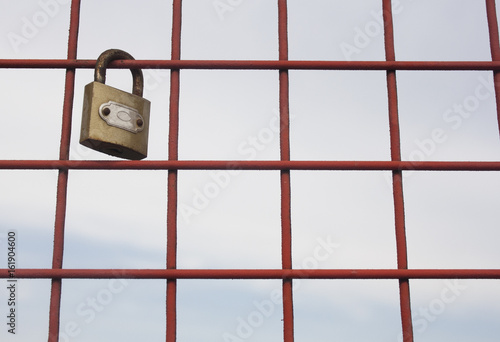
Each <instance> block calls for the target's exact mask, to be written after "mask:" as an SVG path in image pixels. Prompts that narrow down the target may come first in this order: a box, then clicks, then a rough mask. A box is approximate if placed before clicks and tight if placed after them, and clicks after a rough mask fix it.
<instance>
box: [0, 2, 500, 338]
mask: <svg viewBox="0 0 500 342" xmlns="http://www.w3.org/2000/svg"><path fill="white" fill-rule="evenodd" d="M277 1H278V13H279V17H278V22H279V25H278V28H279V32H278V37H279V38H278V39H279V60H271V61H241V60H227V61H220V60H182V59H181V18H182V0H173V21H172V23H173V26H172V50H171V51H172V52H171V59H170V60H133V61H131V60H127V61H115V62H112V63H111V64H110V68H146V69H147V68H158V69H170V82H171V88H170V108H169V113H168V115H169V133H168V134H169V150H168V160H154V161H152V160H146V161H76V160H69V146H70V131H71V118H72V108H73V96H74V85H75V72H76V70H77V69H82V68H87V69H92V68H94V66H95V60H78V59H77V58H76V57H77V47H78V46H77V45H78V44H77V38H78V27H79V20H80V0H73V1H72V4H71V19H70V27H69V42H68V52H67V59H64V60H0V67H1V68H19V69H21V68H22V69H29V68H37V69H45V68H47V69H65V70H66V80H65V94H64V103H63V112H62V128H61V142H60V153H59V160H0V169H9V170H19V169H24V170H39V169H53V170H58V181H57V202H56V214H55V227H54V247H53V261H52V268H50V269H17V270H16V271H15V277H16V278H45V279H51V281H52V283H51V298H50V313H49V317H50V318H49V332H48V341H49V342H56V341H58V340H59V332H60V308H61V289H62V283H63V280H64V279H77V278H86V279H105V278H110V277H113V278H116V277H118V278H134V279H165V280H166V282H167V293H166V308H165V309H166V332H165V336H166V337H165V339H166V341H167V342H174V341H175V340H176V325H177V322H176V312H177V309H176V292H177V280H178V279H281V280H282V295H283V340H284V341H285V342H292V341H293V340H294V315H293V308H294V307H293V294H292V284H293V280H294V279H298V278H302V279H303V278H308V279H397V280H398V281H399V293H400V313H401V322H402V332H403V339H404V341H405V342H410V341H413V329H412V317H411V304H410V286H409V281H410V280H411V279H446V278H461V279H465V278H469V279H500V270H498V269H408V265H407V240H406V233H405V216H404V201H403V178H402V176H403V172H404V171H405V170H417V171H430V170H432V171H436V170H441V171H453V170H455V171H500V162H408V161H402V160H401V153H400V127H399V120H398V88H397V85H396V72H397V71H398V70H489V71H491V72H493V75H494V81H495V95H496V104H497V111H498V118H499V119H500V73H499V70H500V45H499V32H498V22H497V16H496V9H495V0H485V1H486V9H487V19H488V27H489V34H490V48H491V55H492V61H486V62H468V61H466V62H432V61H425V62H407V61H404V62H403V61H396V58H395V49H394V37H393V21H392V19H393V16H392V10H391V0H382V2H383V13H384V17H383V19H384V38H385V54H386V61H366V62H352V61H289V60H288V37H287V21H288V19H287V0H277ZM182 69H219V70H227V69H239V70H251V69H261V70H277V71H278V72H279V103H280V104H279V112H280V122H281V129H280V156H281V157H280V160H276V161H256V160H255V161H254V160H250V161H220V160H190V161H187V160H178V147H179V146H178V130H179V90H180V86H181V81H180V70H182ZM299 69H301V70H384V71H386V78H387V89H388V104H389V107H388V108H389V125H390V127H389V128H390V147H391V160H390V161H334V160H329V161H292V160H290V143H289V141H290V136H289V122H290V120H289V70H299ZM499 122H500V120H499ZM97 169H99V170H103V169H105V170H111V169H113V170H130V169H135V170H168V193H167V196H168V207H167V227H166V228H167V241H166V243H167V259H166V268H165V269H162V270H148V269H123V270H110V269H65V268H63V256H64V253H63V250H64V232H65V216H66V209H67V185H68V177H69V170H97ZM211 169H241V170H279V171H280V181H281V257H282V262H281V263H282V268H281V269H266V270H264V269H229V270H228V269H209V270H202V269H189V270H187V269H177V249H176V248H177V247H176V246H177V197H178V191H177V179H178V178H177V177H178V171H179V170H211ZM291 170H389V171H392V186H393V202H394V217H395V235H396V245H397V246H396V250H397V269H373V270H366V269H347V270H346V269H342V270H341V269H322V270H316V269H310V270H297V269H293V268H292V248H291V246H292V235H291V224H292V222H291V191H290V189H291V186H290V184H291V177H290V171H291ZM9 275H10V272H9V270H8V269H2V270H0V278H8V277H9Z"/></svg>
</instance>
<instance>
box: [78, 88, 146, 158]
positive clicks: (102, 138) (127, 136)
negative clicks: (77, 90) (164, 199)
mask: <svg viewBox="0 0 500 342" xmlns="http://www.w3.org/2000/svg"><path fill="white" fill-rule="evenodd" d="M110 101H113V102H117V103H119V104H121V105H123V106H127V107H130V108H133V109H135V110H137V112H139V114H140V115H141V116H142V118H143V122H142V125H143V127H144V128H143V129H142V130H141V131H140V132H137V133H132V132H129V131H127V130H125V129H122V128H118V127H114V126H111V125H109V124H108V123H106V121H105V120H103V118H102V117H101V116H100V115H99V108H100V107H101V105H103V104H105V103H108V102H110ZM150 107H151V103H150V102H149V101H148V100H146V99H145V98H143V97H140V96H137V95H134V94H130V93H127V92H125V91H122V90H119V89H116V88H113V87H110V86H108V85H106V84H103V83H100V82H92V83H89V84H87V85H86V86H85V91H84V99H83V112H82V128H81V134H80V143H81V144H82V145H84V146H87V147H89V148H91V149H94V150H97V151H100V152H103V153H106V154H109V155H112V156H115V157H120V158H125V159H132V160H140V159H143V158H145V157H146V156H147V154H148V133H149V112H150Z"/></svg>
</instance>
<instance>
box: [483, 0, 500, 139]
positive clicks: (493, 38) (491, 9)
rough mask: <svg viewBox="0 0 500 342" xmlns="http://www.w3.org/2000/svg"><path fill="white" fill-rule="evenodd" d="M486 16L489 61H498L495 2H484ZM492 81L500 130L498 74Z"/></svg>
mask: <svg viewBox="0 0 500 342" xmlns="http://www.w3.org/2000/svg"><path fill="white" fill-rule="evenodd" d="M486 14H487V17H488V28H489V32H490V50H491V60H492V61H494V62H495V61H500V42H499V35H498V18H497V11H496V6H495V0H486ZM493 80H494V83H495V98H496V105H497V121H498V128H499V130H500V72H498V71H493Z"/></svg>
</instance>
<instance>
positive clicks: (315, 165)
mask: <svg viewBox="0 0 500 342" xmlns="http://www.w3.org/2000/svg"><path fill="white" fill-rule="evenodd" d="M0 169H9V170H24V169H30V170H32V169H74V170H223V169H227V170H372V171H374V170H380V171H384V170H405V171H409V170H419V171H500V162H490V161H477V162H447V161H424V162H411V161H343V160H336V161H310V160H309V161H307V160H294V161H280V160H227V161H226V160H142V161H135V160H123V161H101V160H0Z"/></svg>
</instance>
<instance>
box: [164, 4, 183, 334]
mask: <svg viewBox="0 0 500 342" xmlns="http://www.w3.org/2000/svg"><path fill="white" fill-rule="evenodd" d="M172 12H173V14H172V60H179V59H180V58H181V23H182V0H174V2H173V8H172ZM179 90H180V70H179V69H172V70H171V71H170V114H169V118H170V120H169V136H168V159H169V160H177V159H178V145H179ZM167 186H168V190H167V199H168V203H167V269H175V268H177V170H168V185H167ZM166 305H167V308H166V310H167V314H166V317H167V318H166V319H167V323H166V325H167V331H166V341H167V342H175V340H176V336H177V313H176V312H177V280H176V279H168V280H167V304H166Z"/></svg>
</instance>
